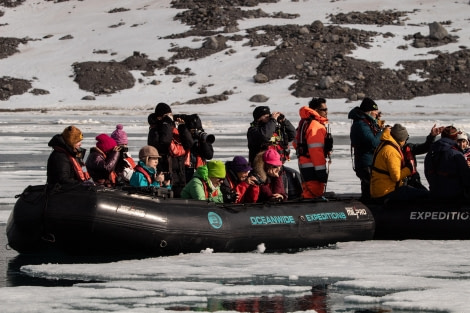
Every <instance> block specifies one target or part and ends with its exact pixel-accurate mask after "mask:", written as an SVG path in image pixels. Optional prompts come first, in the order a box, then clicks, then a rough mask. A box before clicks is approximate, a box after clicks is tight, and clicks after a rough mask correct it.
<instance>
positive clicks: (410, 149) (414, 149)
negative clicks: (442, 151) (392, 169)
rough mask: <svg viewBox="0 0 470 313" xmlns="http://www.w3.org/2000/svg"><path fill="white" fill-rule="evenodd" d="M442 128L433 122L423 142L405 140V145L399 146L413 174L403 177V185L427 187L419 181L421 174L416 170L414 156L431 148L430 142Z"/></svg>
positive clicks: (431, 142)
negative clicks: (411, 167)
mask: <svg viewBox="0 0 470 313" xmlns="http://www.w3.org/2000/svg"><path fill="white" fill-rule="evenodd" d="M443 129H444V126H441V127H436V124H434V126H433V127H432V128H431V132H430V133H429V135H428V136H427V137H426V141H425V142H423V143H409V142H406V143H405V145H404V146H403V147H402V148H401V150H402V152H403V156H404V157H405V163H407V164H411V166H413V168H414V170H412V172H413V173H414V174H412V175H411V176H408V177H407V178H405V181H404V184H405V185H408V186H412V187H415V188H418V189H427V188H426V187H425V186H424V185H423V184H422V183H421V176H420V175H419V173H418V171H417V161H416V156H417V155H420V154H425V153H428V152H429V150H430V149H431V146H432V144H433V143H434V141H435V140H436V136H437V135H439V134H440V133H441V132H442V130H443Z"/></svg>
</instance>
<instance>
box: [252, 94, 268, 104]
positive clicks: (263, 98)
mask: <svg viewBox="0 0 470 313" xmlns="http://www.w3.org/2000/svg"><path fill="white" fill-rule="evenodd" d="M268 100H269V98H268V97H266V96H265V95H254V96H252V97H251V98H250V101H251V102H258V103H261V102H266V101H268Z"/></svg>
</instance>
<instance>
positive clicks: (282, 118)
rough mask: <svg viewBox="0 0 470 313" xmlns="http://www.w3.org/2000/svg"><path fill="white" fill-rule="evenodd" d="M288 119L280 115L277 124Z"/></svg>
mask: <svg viewBox="0 0 470 313" xmlns="http://www.w3.org/2000/svg"><path fill="white" fill-rule="evenodd" d="M285 118H286V116H285V115H284V114H282V113H281V114H279V116H278V117H277V122H278V123H281V122H282V121H284V120H285Z"/></svg>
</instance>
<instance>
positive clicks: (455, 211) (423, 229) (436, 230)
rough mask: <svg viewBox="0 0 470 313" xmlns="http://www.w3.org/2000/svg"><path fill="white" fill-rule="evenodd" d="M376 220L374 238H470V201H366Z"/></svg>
mask: <svg viewBox="0 0 470 313" xmlns="http://www.w3.org/2000/svg"><path fill="white" fill-rule="evenodd" d="M367 206H368V208H369V209H370V210H371V212H372V215H373V216H374V219H375V223H376V230H375V236H374V239H389V240H402V239H435V240H451V239H453V240H465V239H470V203H468V202H465V201H440V200H420V201H392V202H388V203H385V204H367Z"/></svg>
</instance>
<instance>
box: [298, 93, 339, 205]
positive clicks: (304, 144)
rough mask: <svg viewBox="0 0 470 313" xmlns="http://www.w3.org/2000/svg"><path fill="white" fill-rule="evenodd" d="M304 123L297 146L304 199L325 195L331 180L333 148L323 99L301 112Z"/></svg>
mask: <svg viewBox="0 0 470 313" xmlns="http://www.w3.org/2000/svg"><path fill="white" fill-rule="evenodd" d="M299 115H300V118H301V120H300V122H299V126H298V127H297V134H296V138H295V141H294V147H295V149H296V151H297V158H298V162H299V170H300V174H301V175H302V178H303V183H302V189H303V192H302V197H303V198H306V199H311V198H317V197H321V196H323V194H324V192H325V185H326V182H327V181H328V171H327V165H326V164H327V160H326V158H327V157H329V156H330V154H331V149H332V142H331V145H328V144H327V145H326V146H330V147H326V146H325V143H326V140H325V138H326V137H327V133H328V131H327V128H326V125H327V123H328V117H327V116H328V108H327V106H326V100H325V99H323V98H313V99H312V100H311V101H310V102H309V105H308V106H303V107H302V108H300V110H299Z"/></svg>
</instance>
